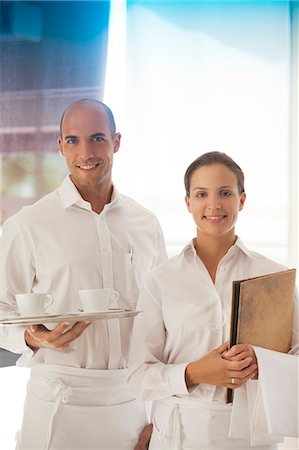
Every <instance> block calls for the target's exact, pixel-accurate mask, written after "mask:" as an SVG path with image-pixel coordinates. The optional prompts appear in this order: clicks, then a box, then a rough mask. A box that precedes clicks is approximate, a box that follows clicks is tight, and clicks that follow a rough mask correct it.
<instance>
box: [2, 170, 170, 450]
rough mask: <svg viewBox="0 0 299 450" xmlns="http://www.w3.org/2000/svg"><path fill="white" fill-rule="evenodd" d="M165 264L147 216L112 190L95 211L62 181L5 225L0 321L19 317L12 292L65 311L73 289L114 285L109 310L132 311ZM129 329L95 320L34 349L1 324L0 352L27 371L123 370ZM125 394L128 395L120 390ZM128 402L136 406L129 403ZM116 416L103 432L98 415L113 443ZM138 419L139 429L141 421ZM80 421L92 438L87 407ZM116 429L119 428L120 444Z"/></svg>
mask: <svg viewBox="0 0 299 450" xmlns="http://www.w3.org/2000/svg"><path fill="white" fill-rule="evenodd" d="M165 259H166V251H165V245H164V239H163V235H162V231H161V227H160V225H159V223H158V221H157V219H156V218H155V216H154V215H153V214H152V213H151V212H149V211H147V210H146V209H145V208H143V207H142V206H141V205H139V204H137V203H136V202H135V201H133V200H132V199H130V198H128V197H126V196H123V195H121V194H119V193H118V192H117V190H116V189H115V188H114V189H113V195H112V199H111V202H110V203H109V204H107V205H105V207H104V209H103V211H102V212H101V213H100V214H96V213H95V212H94V211H92V209H91V205H90V204H89V203H88V202H86V201H84V200H83V199H82V197H81V196H80V194H79V192H78V191H77V189H76V188H75V186H74V184H73V183H72V182H71V180H70V178H69V177H67V178H66V179H65V180H64V182H63V183H62V184H61V186H60V187H59V188H58V189H57V190H56V191H54V192H53V193H50V194H48V195H47V196H45V197H44V198H42V199H41V200H40V201H38V202H37V203H35V204H34V205H32V206H29V207H25V208H23V209H22V210H21V211H20V212H18V213H17V214H15V215H14V216H12V217H11V218H9V219H8V220H7V221H6V222H5V223H4V226H3V233H2V237H1V239H0V298H1V299H2V300H1V302H0V312H1V316H2V317H3V316H10V317H11V316H13V315H14V314H16V313H17V312H16V303H15V299H14V295H15V294H16V293H23V292H31V291H32V292H44V293H49V294H51V295H52V296H53V298H54V302H53V304H52V305H51V306H50V307H49V308H48V312H49V313H52V314H57V313H62V314H64V313H68V312H73V311H75V310H76V309H77V308H79V307H80V306H81V305H80V300H79V296H78V290H79V289H88V288H101V287H112V288H113V289H116V290H117V291H118V292H119V294H120V296H119V300H118V303H117V304H115V305H113V306H114V307H116V306H117V307H120V308H132V309H135V307H136V302H137V296H138V292H139V289H140V286H141V284H142V282H143V279H144V276H145V274H146V273H147V272H148V271H149V269H150V268H152V267H154V266H155V265H157V264H158V263H160V262H162V261H163V260H165ZM132 325H133V319H131V318H127V319H123V320H117V319H115V320H110V321H109V320H107V321H104V320H97V321H95V322H93V323H92V324H91V325H90V326H89V327H88V328H87V329H86V330H85V331H84V333H83V334H82V335H81V336H80V337H79V338H77V339H76V340H75V341H73V342H72V343H71V345H70V346H69V347H68V348H67V349H65V350H60V351H57V350H55V349H50V348H41V349H39V350H38V351H36V352H33V351H32V350H31V349H29V348H28V347H27V346H26V344H25V341H24V328H23V327H0V347H3V348H6V349H8V350H11V351H13V352H16V353H22V356H21V358H20V359H19V360H18V362H17V364H18V365H23V366H29V367H33V368H34V367H35V366H36V365H38V366H40V365H44V366H45V368H48V367H49V366H52V365H55V366H60V367H61V368H66V367H68V368H74V369H76V368H77V369H88V370H87V371H88V372H90V373H91V372H92V371H93V370H104V371H105V370H107V369H124V368H126V367H127V364H128V357H129V346H130V339H131V331H132ZM116 372H117V370H116ZM111 373H112V372H111ZM66 381H67V380H66ZM65 384H66V385H67V383H65ZM30 385H31V380H30V381H29V386H30ZM123 389H124V390H125V391H126V392H127V387H126V386H125V385H123ZM57 395H59V393H57ZM31 401H34V400H33V398H32V396H30V395H29V397H28V402H27V403H28V404H27V408H26V410H25V414H28V417H27V418H26V417H25V419H26V420H27V419H28V421H29V422H28V423H29V424H31V425H34V423H35V422H36V423H37V422H38V421H39V414H40V413H39V410H38V408H31V406H30V402H31ZM130 405H131V406H132V409H134V404H133V403H131V404H130ZM143 408H144V409H145V406H143ZM73 411H74V408H72V409H69V412H70V414H73ZM78 411H79V412H80V408H79V409H78ZM115 411H116V410H115V408H111V409H110V410H109V411H108V413H107V414H104V417H103V418H102V419H103V429H105V426H106V425H105V424H104V418H105V420H106V422H107V424H108V425H107V439H108V442H110V440H111V443H112V442H114V441H113V439H114V433H115V430H113V432H112V434H111V433H110V434H109V433H108V430H111V427H110V428H109V423H110V421H111V422H113V423H114V424H115V423H117V421H118V420H119V418H118V413H116V415H114V412H115ZM138 411H139V409H138ZM89 412H90V414H91V416H92V415H93V414H95V413H96V414H97V411H96V409H95V408H93V407H92V406H91V408H90V410H89ZM129 412H130V411H127V412H125V411H124V417H125V418H126V423H127V428H128V432H129V433H130V432H132V433H136V429H135V428H134V427H135V426H136V422H135V421H134V420H133V421H130V420H129V419H128V417H130V414H131V412H130V414H129ZM74 417H76V414H75V413H74ZM140 417H141V420H142V421H143V425H144V424H145V422H144V417H143V416H142V415H140ZM102 419H101V420H102ZM70 420H71V417H70ZM74 420H75V419H74ZM81 421H84V426H83V422H82V424H81V426H80V433H81V434H82V439H83V440H84V436H85V438H86V436H88V434H89V433H90V426H89V425H88V424H91V423H92V421H91V418H90V419H88V418H87V412H86V408H85V409H84V413H82V416H81ZM87 421H89V422H88V424H87ZM106 422H105V423H106ZM24 423H25V422H24ZM60 423H61V422H60ZM63 426H64V424H63V423H61V427H62V428H61V430H60V431H59V429H57V426H56V428H55V433H56V436H61V439H62V441H61V443H59V441H58V442H56V444H55V445H56V447H57V448H58V447H59V445H60V447H63V446H64V443H65V441H64V438H63V435H64V432H63ZM92 426H93V425H92ZM31 432H33V431H32V430H31ZM121 432H122V430H119V436H118V439H120V440H121V439H122V435H121V434H120V433H121ZM109 436H110V437H109ZM124 436H125V435H124ZM109 439H110V440H109ZM80 442H82V441H80ZM105 442H106V441H102V442H101V441H99V442H98V443H97V445H98V447H97V448H106V444H105ZM51 445H52V443H51ZM102 446H103V447H102ZM107 446H108V444H107ZM83 448H86V447H84V446H83ZM108 448H110V447H109V446H108Z"/></svg>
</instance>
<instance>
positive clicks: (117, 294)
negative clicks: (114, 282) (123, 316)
mask: <svg viewBox="0 0 299 450" xmlns="http://www.w3.org/2000/svg"><path fill="white" fill-rule="evenodd" d="M113 292H114V295H115V301H116V302H117V300H118V299H119V292H117V291H116V290H115V289H113Z"/></svg>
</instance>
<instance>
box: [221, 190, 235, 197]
mask: <svg viewBox="0 0 299 450" xmlns="http://www.w3.org/2000/svg"><path fill="white" fill-rule="evenodd" d="M220 195H221V196H222V197H230V196H231V195H232V193H231V192H230V191H222V192H221V194H220Z"/></svg>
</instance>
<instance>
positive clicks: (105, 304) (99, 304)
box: [79, 289, 119, 312]
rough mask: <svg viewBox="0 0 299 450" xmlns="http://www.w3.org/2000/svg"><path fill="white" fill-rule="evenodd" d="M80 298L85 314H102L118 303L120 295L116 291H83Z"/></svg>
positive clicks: (80, 292)
mask: <svg viewBox="0 0 299 450" xmlns="http://www.w3.org/2000/svg"><path fill="white" fill-rule="evenodd" d="M79 297H80V301H81V305H82V307H83V310H84V312H101V311H107V310H108V309H109V306H110V305H111V303H114V302H117V300H118V299H119V293H118V292H117V291H115V290H114V289H81V290H80V291H79Z"/></svg>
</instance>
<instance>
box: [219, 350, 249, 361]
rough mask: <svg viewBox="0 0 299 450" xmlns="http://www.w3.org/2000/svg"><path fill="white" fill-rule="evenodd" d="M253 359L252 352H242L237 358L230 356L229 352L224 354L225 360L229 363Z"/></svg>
mask: <svg viewBox="0 0 299 450" xmlns="http://www.w3.org/2000/svg"><path fill="white" fill-rule="evenodd" d="M248 357H252V352H250V351H247V352H241V353H237V354H236V355H235V356H228V355H227V352H225V353H224V354H223V358H224V359H227V360H228V361H242V360H243V359H245V358H248Z"/></svg>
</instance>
